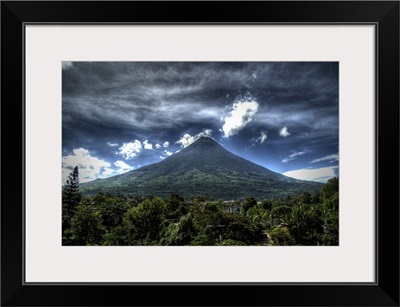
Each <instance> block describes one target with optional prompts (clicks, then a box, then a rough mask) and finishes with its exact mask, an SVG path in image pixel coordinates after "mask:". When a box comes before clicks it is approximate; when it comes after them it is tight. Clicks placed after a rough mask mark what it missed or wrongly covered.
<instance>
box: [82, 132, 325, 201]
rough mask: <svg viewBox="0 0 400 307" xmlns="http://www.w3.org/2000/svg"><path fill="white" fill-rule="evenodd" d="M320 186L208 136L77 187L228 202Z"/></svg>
mask: <svg viewBox="0 0 400 307" xmlns="http://www.w3.org/2000/svg"><path fill="white" fill-rule="evenodd" d="M321 186H322V184H321V183H317V182H311V181H303V180H297V179H294V178H290V177H287V176H284V175H282V174H279V173H275V172H273V171H271V170H269V169H267V168H265V167H263V166H261V165H258V164H255V163H253V162H251V161H248V160H246V159H244V158H242V157H239V156H237V155H235V154H233V153H231V152H229V151H228V150H226V149H225V148H223V147H222V146H221V145H220V144H218V143H217V142H216V141H215V140H213V139H212V138H210V137H201V138H199V139H198V140H196V141H195V142H194V143H192V144H191V145H189V146H187V147H185V148H183V149H182V150H180V151H179V152H177V153H175V154H174V155H172V156H170V157H168V158H166V159H164V160H163V161H160V162H157V163H154V164H150V165H147V166H143V167H141V168H139V169H136V170H133V171H130V172H127V173H124V174H120V175H116V176H113V177H109V178H105V179H97V180H95V181H91V182H87V183H82V184H81V189H82V191H83V194H84V195H88V196H90V195H93V194H97V193H109V194H124V195H130V196H148V195H152V196H160V197H168V196H169V195H170V194H172V193H176V194H180V195H182V196H184V197H185V198H188V197H189V198H191V197H194V196H199V195H202V196H211V197H213V198H214V199H221V200H231V199H243V198H244V197H247V196H252V197H255V198H258V199H265V198H271V197H286V196H290V195H298V194H301V193H303V192H310V193H315V192H317V191H319V190H320V188H321Z"/></svg>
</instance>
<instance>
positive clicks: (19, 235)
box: [1, 1, 399, 306]
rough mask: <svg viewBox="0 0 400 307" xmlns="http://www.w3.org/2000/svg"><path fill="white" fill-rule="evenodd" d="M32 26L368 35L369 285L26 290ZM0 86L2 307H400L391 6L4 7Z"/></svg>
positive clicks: (395, 27) (394, 7)
mask: <svg viewBox="0 0 400 307" xmlns="http://www.w3.org/2000/svg"><path fill="white" fill-rule="evenodd" d="M183 12H184V13H183ZM30 22H35V23H43V24H45V23H58V24H63V23H65V24H69V23H92V24H97V23H99V24H100V23H105V22H107V23H138V24H140V23H165V24H169V23H174V24H188V23H196V24H203V23H215V24H218V23H224V24H237V23H245V24H246V23H248V24H252V23H261V24H263V23H265V24H267V23H271V24H274V23H278V24H373V25H375V26H376V38H377V40H376V42H377V43H376V86H377V88H376V89H377V90H376V111H377V112H376V127H377V129H376V135H375V138H376V144H377V146H376V226H377V231H376V242H377V249H376V269H377V270H376V272H377V273H376V282H375V283H373V284H370V283H369V284H359V283H358V284H352V283H337V284H324V283H321V284H301V283H300V284H286V283H276V284H262V283H256V284H240V283H239V284H238V283H235V284H218V283H213V284H211V283H204V284H196V283H194V284H96V285H93V284H89V285H86V284H69V285H52V284H47V285H45V284H40V285H34V284H29V285H28V284H25V283H24V282H23V280H24V278H23V266H24V263H23V260H24V258H23V251H24V246H23V244H24V242H23V226H24V216H23V205H24V185H25V182H24V141H25V139H24V135H25V134H24V128H23V127H24V120H25V119H24V117H23V114H24V113H23V110H24V24H26V23H30ZM1 77H2V78H1V305H2V306H130V305H132V306H133V305H135V306H170V305H175V306H183V305H184V306H211V305H214V306H264V305H265V306H317V305H319V306H399V2H398V1H354V2H353V1H346V2H330V1H296V2H290V1H277V2H275V1H255V2H240V1H221V2H217V1H215V2H207V1H204V2H194V1H193V2H166V1H163V2H154V1H145V2H135V1H121V2H118V1H110V2H108V1H99V2H95V1H89V2H80V1H79V2H78V1H54V2H53V1H43V2H40V1H37V2H35V1H30V2H24V1H15V2H13V1H3V2H1ZM43 167H45V166H43ZM310 270H312V268H310ZM183 294H184V295H183Z"/></svg>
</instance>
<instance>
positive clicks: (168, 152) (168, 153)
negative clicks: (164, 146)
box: [164, 150, 173, 156]
mask: <svg viewBox="0 0 400 307" xmlns="http://www.w3.org/2000/svg"><path fill="white" fill-rule="evenodd" d="M164 154H165V155H167V156H172V154H173V153H172V152H171V151H168V150H164Z"/></svg>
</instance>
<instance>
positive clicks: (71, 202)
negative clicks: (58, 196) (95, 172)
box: [62, 166, 82, 230]
mask: <svg viewBox="0 0 400 307" xmlns="http://www.w3.org/2000/svg"><path fill="white" fill-rule="evenodd" d="M81 199H82V193H81V191H80V190H79V169H78V166H75V167H74V169H73V170H72V171H71V172H70V173H69V176H68V179H67V181H66V183H65V185H64V187H63V194H62V214H63V217H62V221H63V223H62V224H63V230H66V229H68V228H69V227H70V225H71V223H70V222H71V218H72V216H73V215H74V212H75V207H76V206H78V205H79V203H80V202H81Z"/></svg>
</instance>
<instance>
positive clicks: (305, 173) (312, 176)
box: [283, 166, 339, 183]
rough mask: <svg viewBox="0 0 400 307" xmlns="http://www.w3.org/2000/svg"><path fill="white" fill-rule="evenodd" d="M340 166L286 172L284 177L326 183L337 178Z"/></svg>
mask: <svg viewBox="0 0 400 307" xmlns="http://www.w3.org/2000/svg"><path fill="white" fill-rule="evenodd" d="M338 168H339V167H338V166H330V167H323V168H317V169H309V168H304V169H298V170H293V171H288V172H284V173H283V175H285V176H288V177H292V178H295V179H300V180H309V181H317V182H322V183H325V182H327V181H328V180H329V179H331V178H333V177H336V174H335V171H337V170H338Z"/></svg>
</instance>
